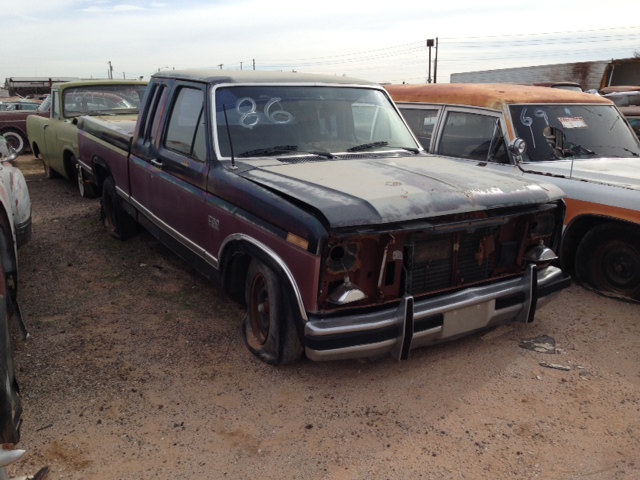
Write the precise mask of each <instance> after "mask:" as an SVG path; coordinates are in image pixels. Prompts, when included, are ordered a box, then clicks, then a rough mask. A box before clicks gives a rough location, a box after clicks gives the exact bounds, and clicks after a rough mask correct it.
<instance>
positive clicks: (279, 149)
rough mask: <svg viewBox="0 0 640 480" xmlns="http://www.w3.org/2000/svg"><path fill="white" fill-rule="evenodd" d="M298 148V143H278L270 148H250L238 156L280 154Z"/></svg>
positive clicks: (294, 150)
mask: <svg viewBox="0 0 640 480" xmlns="http://www.w3.org/2000/svg"><path fill="white" fill-rule="evenodd" d="M297 150H298V146H297V145H277V146H275V147H269V148H257V149H255V150H248V151H246V152H242V153H239V154H238V155H237V157H242V158H246V157H264V156H270V155H279V154H281V153H288V152H296V151H297Z"/></svg>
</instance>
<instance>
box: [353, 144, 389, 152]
mask: <svg viewBox="0 0 640 480" xmlns="http://www.w3.org/2000/svg"><path fill="white" fill-rule="evenodd" d="M388 145H389V142H371V143H363V144H362V145H356V146H355V147H351V148H347V152H361V151H362V150H369V149H370V148H377V147H386V146H388Z"/></svg>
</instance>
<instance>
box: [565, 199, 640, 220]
mask: <svg viewBox="0 0 640 480" xmlns="http://www.w3.org/2000/svg"><path fill="white" fill-rule="evenodd" d="M565 201H566V203H567V216H566V218H565V221H564V223H565V225H568V224H569V223H571V222H572V221H573V220H574V219H575V218H578V217H580V216H583V215H597V216H602V217H610V218H617V219H620V220H626V221H628V222H633V223H640V212H639V211H638V210H630V209H628V208H621V207H612V206H611V205H603V204H601V203H594V202H585V201H582V200H574V199H571V198H566V199H565Z"/></svg>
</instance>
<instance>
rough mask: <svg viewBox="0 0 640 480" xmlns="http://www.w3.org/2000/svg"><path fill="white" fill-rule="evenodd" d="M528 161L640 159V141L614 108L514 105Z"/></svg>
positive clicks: (514, 123) (518, 129)
mask: <svg viewBox="0 0 640 480" xmlns="http://www.w3.org/2000/svg"><path fill="white" fill-rule="evenodd" d="M510 113H511V118H512V120H513V125H514V126H515V129H516V136H518V137H520V138H522V139H524V140H525V141H526V142H527V151H526V153H525V154H524V156H523V159H524V161H529V162H542V161H547V160H558V159H563V158H597V157H638V156H640V142H639V141H638V139H637V137H636V136H635V135H634V134H633V132H632V131H631V129H630V128H629V126H628V125H627V123H626V122H625V121H624V120H623V119H622V117H621V116H620V113H618V110H616V108H615V107H614V106H613V105H512V106H511V107H510Z"/></svg>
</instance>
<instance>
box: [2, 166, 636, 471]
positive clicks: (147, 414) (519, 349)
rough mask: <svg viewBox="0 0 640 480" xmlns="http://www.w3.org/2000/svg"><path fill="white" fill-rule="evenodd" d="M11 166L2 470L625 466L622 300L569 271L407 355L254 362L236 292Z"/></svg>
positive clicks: (628, 448) (626, 334)
mask: <svg viewBox="0 0 640 480" xmlns="http://www.w3.org/2000/svg"><path fill="white" fill-rule="evenodd" d="M17 165H18V166H19V167H20V168H22V170H23V172H24V173H25V176H26V177H27V179H28V183H29V189H30V193H31V198H32V202H33V239H32V241H31V242H30V243H29V244H28V245H26V246H25V247H24V248H23V249H21V250H20V252H19V258H20V282H21V283H20V292H19V298H20V304H21V307H22V310H23V312H24V316H25V319H26V321H27V324H28V327H29V328H30V332H31V335H32V338H30V339H28V340H27V341H24V342H23V341H20V340H18V339H17V332H14V333H15V336H16V338H15V339H14V343H15V345H14V357H15V363H16V367H17V375H18V378H19V381H20V383H21V387H22V394H23V407H24V415H23V417H24V423H23V428H22V440H21V442H20V447H21V448H24V449H26V450H27V454H26V456H25V457H24V458H23V459H22V460H21V461H20V462H19V463H17V464H14V465H12V466H11V468H10V469H9V474H10V476H18V475H27V474H33V473H35V472H36V471H37V470H39V469H40V468H41V467H43V466H45V465H47V466H49V468H50V475H49V477H48V478H51V479H109V480H114V479H127V480H129V479H158V480H165V479H166V480H168V479H172V480H173V479H198V480H201V479H218V478H230V479H246V478H258V477H259V478H263V479H332V480H338V479H514V478H515V479H535V478H540V479H589V480H599V479H603V480H604V479H607V480H609V479H635V478H640V315H639V313H640V305H637V304H629V303H625V302H622V301H619V300H613V299H608V298H604V297H601V296H598V295H596V294H594V293H592V292H588V291H586V290H584V289H582V288H580V287H578V286H573V287H571V288H570V289H569V290H567V291H564V292H562V294H561V295H560V297H559V298H558V299H556V300H555V302H554V303H553V304H550V305H548V306H547V307H545V308H544V309H542V310H540V311H539V312H538V314H537V315H536V320H535V322H534V323H533V324H530V325H524V324H515V325H510V326H505V327H500V328H498V329H496V330H493V331H490V332H487V333H483V334H477V335H472V336H469V337H466V338H464V339H462V340H460V341H456V342H453V343H448V344H444V345H439V346H436V347H431V348H425V349H421V350H418V351H415V352H413V353H412V355H411V357H410V359H409V360H408V361H405V362H401V363H399V362H396V361H394V360H392V359H391V358H387V357H385V358H380V359H377V360H365V361H343V362H329V363H314V362H310V361H308V360H303V361H302V362H301V363H298V364H296V365H294V366H291V367H284V368H279V367H271V366H268V365H265V364H263V363H261V362H260V361H258V360H257V359H256V358H254V357H253V356H252V355H251V354H250V353H249V352H248V351H247V350H246V348H245V346H244V344H243V341H242V338H241V333H240V323H241V319H242V311H241V310H240V309H239V307H238V306H237V305H236V304H234V303H233V302H231V301H230V300H228V299H227V298H226V297H225V296H224V295H222V294H221V293H219V292H218V291H217V290H216V289H215V288H214V287H213V286H212V285H210V284H208V283H207V282H206V281H205V280H204V279H203V278H201V277H200V276H199V275H198V274H197V273H195V272H194V271H192V270H191V269H190V268H189V267H187V266H186V265H185V264H184V263H183V262H182V261H181V260H180V259H178V258H177V257H176V256H174V255H173V254H172V253H171V252H170V251H168V250H167V249H165V248H164V247H163V246H162V245H160V244H159V243H157V242H156V241H155V240H154V239H153V238H152V237H150V236H149V235H148V234H146V233H142V234H139V235H138V236H136V237H135V238H133V239H131V240H128V241H126V242H119V241H117V240H114V239H112V238H110V237H109V235H108V234H107V233H106V231H105V230H104V229H103V227H102V225H101V223H100V221H99V201H98V200H88V199H83V198H81V197H79V196H78V194H77V191H76V189H75V188H74V187H73V186H72V184H71V183H67V182H66V181H65V180H48V179H46V178H44V172H43V170H42V166H41V165H40V163H39V162H37V161H35V160H34V159H33V157H30V156H23V157H21V158H20V159H19V160H18V161H17ZM543 336H547V337H549V338H546V337H543ZM532 339H537V340H538V343H542V345H539V347H538V348H537V349H530V348H524V347H525V346H530V344H529V343H527V342H526V341H527V340H532ZM549 346H550V348H547V347H549ZM549 352H551V353H549ZM554 367H562V368H563V369H558V368H554Z"/></svg>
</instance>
